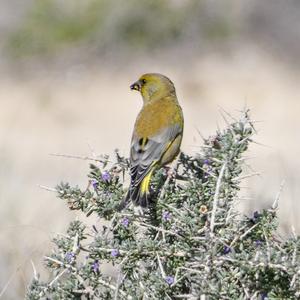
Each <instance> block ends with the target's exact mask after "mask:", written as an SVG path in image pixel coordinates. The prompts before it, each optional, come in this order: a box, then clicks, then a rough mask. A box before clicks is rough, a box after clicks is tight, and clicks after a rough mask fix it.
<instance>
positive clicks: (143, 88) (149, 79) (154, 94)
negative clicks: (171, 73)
mask: <svg viewBox="0 0 300 300" xmlns="http://www.w3.org/2000/svg"><path fill="white" fill-rule="evenodd" d="M130 88H131V89H132V90H137V91H139V92H140V93H141V95H142V97H143V100H144V103H147V102H150V101H155V100H157V99H161V98H162V97H165V96H168V95H171V94H175V87H174V84H173V82H172V81H171V80H170V79H169V78H168V77H166V76H164V75H161V74H158V73H147V74H144V75H142V76H141V77H140V78H139V80H138V81H136V82H135V83H133V84H132V85H131V86H130Z"/></svg>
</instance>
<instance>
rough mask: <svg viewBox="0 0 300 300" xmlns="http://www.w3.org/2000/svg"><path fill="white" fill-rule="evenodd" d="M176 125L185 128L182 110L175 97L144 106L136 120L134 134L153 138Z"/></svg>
mask: <svg viewBox="0 0 300 300" xmlns="http://www.w3.org/2000/svg"><path fill="white" fill-rule="evenodd" d="M175 124H180V125H182V126H183V116H182V111H181V108H180V106H179V104H178V102H177V99H176V97H175V96H169V97H164V98H162V99H159V100H156V101H153V102H149V103H147V104H145V105H144V106H143V108H142V110H141V111H140V113H139V115H138V117H137V119H136V123H135V126H134V133H135V134H136V135H137V136H138V137H151V136H155V135H156V134H158V133H159V132H160V131H161V130H163V129H164V128H167V127H170V126H172V125H175Z"/></svg>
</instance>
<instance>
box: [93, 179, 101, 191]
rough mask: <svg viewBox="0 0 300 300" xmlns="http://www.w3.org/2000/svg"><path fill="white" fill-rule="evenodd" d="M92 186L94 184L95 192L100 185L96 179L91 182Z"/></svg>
mask: <svg viewBox="0 0 300 300" xmlns="http://www.w3.org/2000/svg"><path fill="white" fill-rule="evenodd" d="M91 184H92V186H93V188H94V190H96V189H97V187H98V184H99V183H98V181H97V180H96V179H92V180H91Z"/></svg>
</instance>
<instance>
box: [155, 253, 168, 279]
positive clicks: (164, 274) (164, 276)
mask: <svg viewBox="0 0 300 300" xmlns="http://www.w3.org/2000/svg"><path fill="white" fill-rule="evenodd" d="M156 257H157V262H158V265H159V269H160V272H161V276H162V278H164V279H165V278H166V273H165V270H164V268H163V266H162V263H161V260H160V257H159V255H158V253H156Z"/></svg>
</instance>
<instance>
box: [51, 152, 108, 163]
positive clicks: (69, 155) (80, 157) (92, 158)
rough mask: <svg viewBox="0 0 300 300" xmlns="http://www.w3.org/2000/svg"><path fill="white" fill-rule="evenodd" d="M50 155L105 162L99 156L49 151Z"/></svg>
mask: <svg viewBox="0 0 300 300" xmlns="http://www.w3.org/2000/svg"><path fill="white" fill-rule="evenodd" d="M49 155H51V156H58V157H65V158H74V159H81V160H91V161H97V162H101V163H103V162H105V160H103V159H100V158H94V157H89V156H80V155H71V154H61V153H49Z"/></svg>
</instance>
